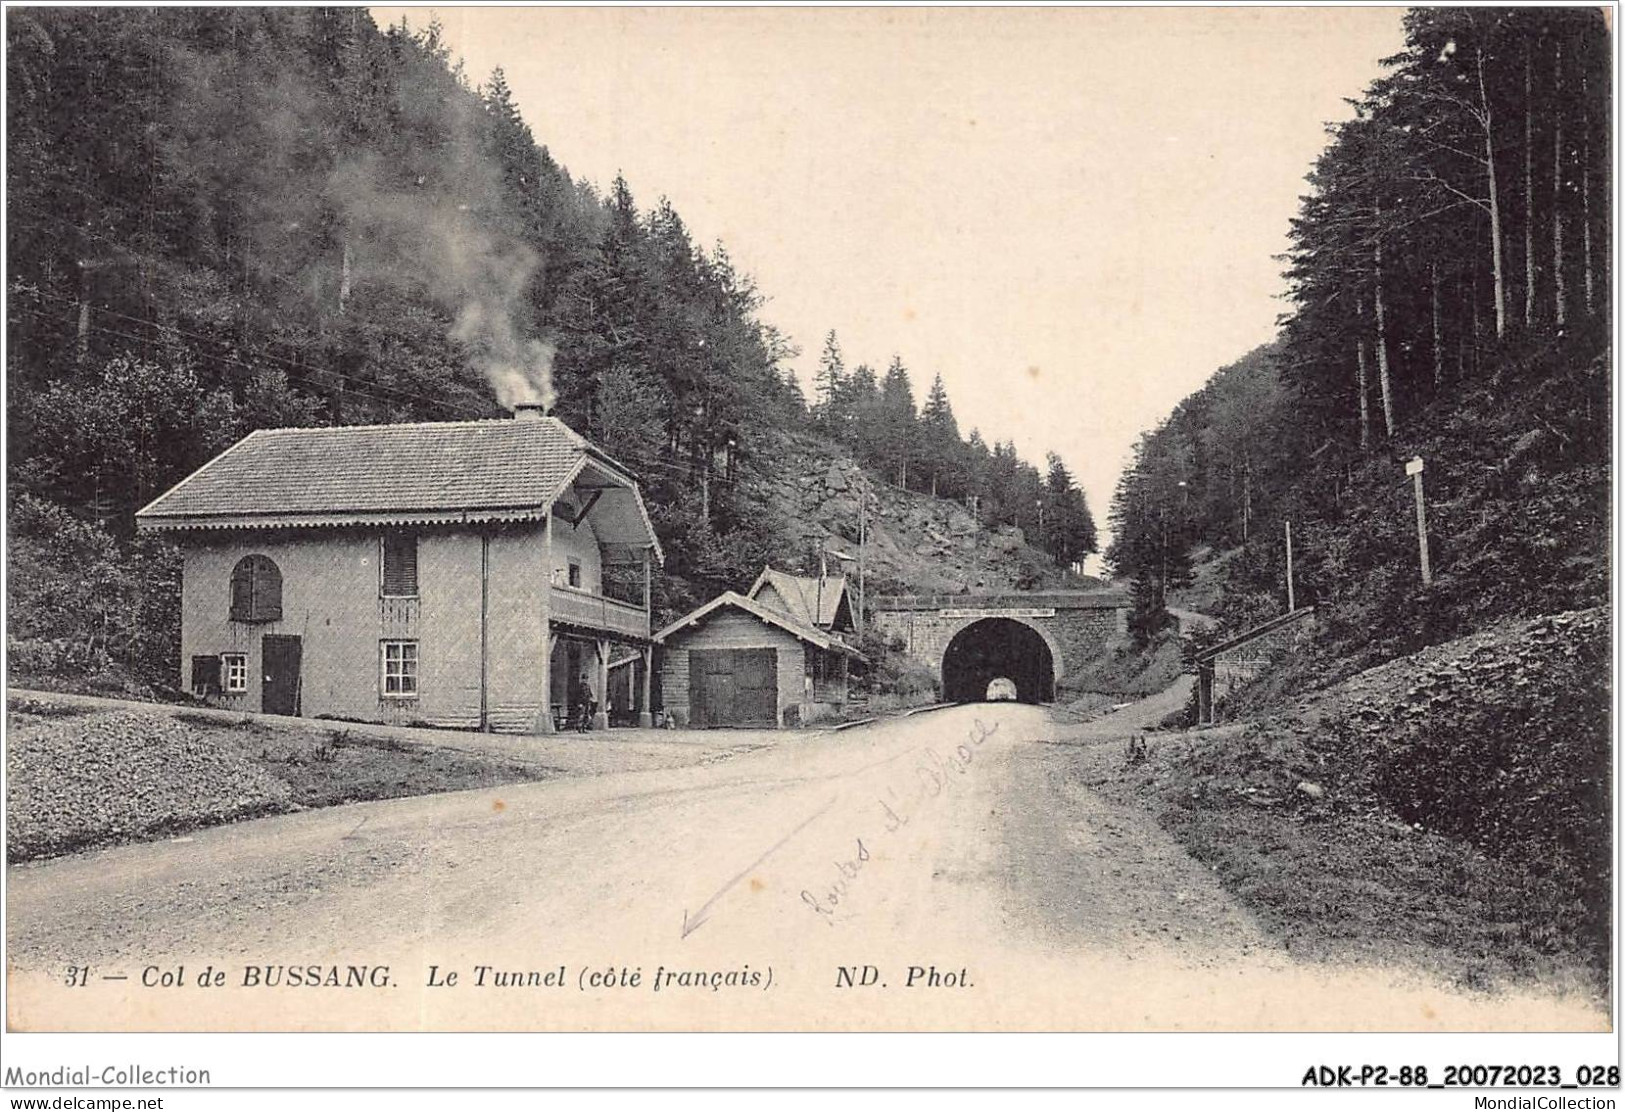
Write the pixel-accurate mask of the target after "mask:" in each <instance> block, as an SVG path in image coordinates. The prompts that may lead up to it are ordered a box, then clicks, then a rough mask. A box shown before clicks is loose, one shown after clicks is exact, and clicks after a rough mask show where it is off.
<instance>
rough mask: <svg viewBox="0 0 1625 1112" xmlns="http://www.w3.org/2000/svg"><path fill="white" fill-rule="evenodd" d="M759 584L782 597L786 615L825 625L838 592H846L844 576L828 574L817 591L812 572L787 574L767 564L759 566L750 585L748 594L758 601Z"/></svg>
mask: <svg viewBox="0 0 1625 1112" xmlns="http://www.w3.org/2000/svg"><path fill="white" fill-rule="evenodd" d="M763 587H772V588H773V590H774V591H775V592H777V593H778V595H779V597H780V598H782V599H784V601H785V605H787V606H788V607H789V608H790V609H789V613H790V615H791V616H792V617H794V618H795V619H796V620H797V621H801V622H805V623H807V624H808V625H816V626H822V627H825V628H827V627H829V626H830V625H833V624H834V622H835V614H836V611H837V610H839V608H840V605H841V596H842V595H843V594H844V593H845V592H846V577H845V576H844V575H832V576H830V577H828V578H827V579H825V580H824V586H823V590H822V591H820V590H819V586H818V577H817V576H816V575H789V574H787V573H785V572H782V571H776V570H775V569H773V568H771V567H767V568H763V569H762V574H761V575H759V576H758V577H757V579H756V583H755V584H754V585H753V586H752V587H751V589H750V597H751V598H753V599H758V601H760V599H759V597H758V596H759V595H760V594H761V591H762V588H763Z"/></svg>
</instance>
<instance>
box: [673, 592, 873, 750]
mask: <svg viewBox="0 0 1625 1112" xmlns="http://www.w3.org/2000/svg"><path fill="white" fill-rule="evenodd" d="M769 572H771V569H769V571H768V572H764V573H763V577H762V578H760V579H758V580H757V583H756V586H755V587H753V588H752V593H753V594H756V593H758V592H762V591H763V587H764V584H765V583H767V582H769V580H768V578H767V577H768V575H769ZM772 575H774V576H779V573H777V572H772ZM780 578H781V579H782V580H783V582H781V583H780V584H779V585H778V587H776V588H774V590H773V591H772V592H771V593H765V592H764V597H756V598H750V597H747V596H745V595H741V594H738V593H736V592H734V591H728V592H725V593H724V594H721V595H718V596H717V597H716V598H714V599H712V600H711V601H710V602H708V603H706V604H705V605H704V606H701V607H700V608H699V609H697V610H694V611H692V612H691V613H689V614H686V615H684V616H683V617H681V618H679V619H677V621H675V622H673V623H671V624H670V625H669V626H667V627H666V628H665V629H663V630H661V631H660V632H659V633H657V634H655V638H654V639H655V642H656V643H657V644H658V645H660V646H661V649H662V664H661V670H660V679H661V690H662V692H663V693H664V697H665V709H666V713H667V714H668V715H669V716H670V717H671V719H672V721H674V722H676V723H677V724H679V725H690V726H765V727H776V726H795V725H800V724H801V723H803V722H808V721H813V720H815V719H817V718H819V717H823V716H825V715H828V714H832V713H834V712H836V711H838V710H839V709H840V708H841V707H844V706H845V705H846V697H847V675H848V666H849V664H850V662H851V661H853V660H857V661H862V660H863V656H862V654H860V653H859V652H858V651H857V650H856V649H854V648H852V647H851V646H850V645H848V644H846V642H845V641H844V640H842V639H841V636H840V634H839V632H837V631H836V630H832V629H820V628H819V627H818V626H817V625H814V624H812V622H810V621H808V620H806V619H807V617H819V616H822V615H820V614H819V613H818V612H817V611H813V612H811V613H810V614H808V615H805V616H804V615H802V614H798V613H792V612H790V607H791V606H794V605H795V602H794V601H790V600H797V601H800V600H801V599H802V596H801V592H800V590H799V587H798V586H797V585H796V583H795V582H794V581H795V580H796V578H797V577H794V576H787V577H780ZM843 587H844V585H843ZM781 588H782V589H783V590H785V591H790V592H792V593H791V595H790V599H789V600H786V601H783V602H781V601H780V600H781V599H784V598H785V596H783V595H781V594H779V589H781ZM826 589H829V590H831V591H832V592H833V588H832V587H830V585H829V583H827V582H826ZM815 591H816V589H815ZM839 596H840V598H841V599H842V600H844V598H845V591H844V589H842V590H840V592H839ZM814 598H815V600H816V598H817V595H816V593H815V596H814ZM815 605H816V601H815ZM840 609H841V607H840V606H839V605H837V604H836V602H835V601H834V595H833V593H832V601H831V603H830V606H829V608H828V611H827V612H828V614H829V616H830V617H831V618H832V619H833V618H834V616H835V615H836V613H837V612H838V611H839V610H840ZM846 613H847V617H846V622H847V623H850V607H849V606H848V607H847V608H846ZM831 624H832V625H833V624H836V623H834V622H833V621H832V622H831ZM848 628H850V626H849V624H848Z"/></svg>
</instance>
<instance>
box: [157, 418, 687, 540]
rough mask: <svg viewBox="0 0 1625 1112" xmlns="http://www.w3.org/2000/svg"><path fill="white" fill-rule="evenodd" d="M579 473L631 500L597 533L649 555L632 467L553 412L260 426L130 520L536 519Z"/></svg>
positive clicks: (194, 524)
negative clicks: (611, 528)
mask: <svg viewBox="0 0 1625 1112" xmlns="http://www.w3.org/2000/svg"><path fill="white" fill-rule="evenodd" d="M589 470H590V471H591V473H592V475H593V476H594V478H595V479H596V480H598V481H599V482H600V483H601V484H602V485H604V486H605V487H606V489H613V490H618V491H624V492H626V496H629V497H630V498H631V499H632V500H633V502H634V508H635V514H634V515H632V516H631V517H629V521H636V522H637V524H636V525H635V526H629V527H628V528H626V529H624V530H622V532H624V533H626V534H627V535H625V536H613V537H605V538H603V539H605V540H607V541H611V542H614V543H637V544H647V545H652V546H654V547H655V550H656V552H657V553H658V552H659V545H658V541H657V540H656V538H655V534H654V529H653V527H652V525H651V524H650V522H649V519H648V513H647V511H646V510H645V508H644V506H643V500H642V496H641V495H640V494H639V493H638V488H637V480H636V477H635V476H634V474H633V473H632V472H631V471H629V470H627V469H626V468H624V467H622V466H621V465H620V464H619V463H617V462H616V461H615V460H614V459H612V458H611V457H610V456H609V455H607V454H606V453H604V452H603V451H602V450H600V449H599V448H597V447H596V446H594V445H593V444H591V443H590V442H589V441H588V440H587V439H586V438H584V437H582V436H581V435H580V434H579V433H577V432H575V431H574V430H573V429H571V428H570V427H568V426H567V425H565V424H564V422H562V421H560V420H558V419H557V418H556V417H537V418H533V419H518V420H488V421H437V422H421V423H413V424H399V425H345V426H336V427H331V428H291V429H260V430H258V431H256V432H252V433H250V434H249V435H248V436H246V437H244V438H243V439H242V440H239V441H238V442H237V443H236V444H234V445H232V446H231V447H230V448H228V449H226V451H224V452H222V453H221V454H220V455H218V456H216V457H215V458H214V459H212V460H210V461H209V462H208V463H206V464H204V465H203V466H202V467H200V468H198V470H196V471H194V472H193V473H192V474H191V475H189V476H187V477H186V478H185V479H183V480H181V482H179V483H178V484H176V485H175V486H174V487H172V488H170V489H169V490H168V491H166V492H165V493H164V494H162V495H160V496H159V497H158V498H156V499H154V500H153V501H152V502H151V503H149V504H148V505H147V506H145V507H144V508H143V509H142V510H141V511H140V512H139V513H137V514H136V520H137V522H138V524H139V525H140V526H141V527H142V528H144V529H208V528H253V527H287V526H312V525H350V524H372V523H431V522H439V521H501V520H524V519H537V518H541V517H543V516H545V515H546V513H547V512H548V510H549V508H550V507H551V506H552V505H553V503H554V502H555V501H556V500H557V499H558V497H559V496H560V495H561V494H562V493H563V492H564V491H565V490H566V489H567V488H568V487H569V486H570V484H571V483H573V482H575V481H576V479H577V477H578V476H582V475H583V473H584V472H587V471H589ZM636 534H642V535H641V536H638V535H636Z"/></svg>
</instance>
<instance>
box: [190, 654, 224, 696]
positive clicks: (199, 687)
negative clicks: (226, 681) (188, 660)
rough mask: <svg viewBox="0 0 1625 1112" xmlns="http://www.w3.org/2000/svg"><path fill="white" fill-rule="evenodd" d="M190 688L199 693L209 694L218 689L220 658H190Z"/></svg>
mask: <svg viewBox="0 0 1625 1112" xmlns="http://www.w3.org/2000/svg"><path fill="white" fill-rule="evenodd" d="M192 690H193V692H195V693H196V694H199V695H210V694H215V693H218V692H219V690H220V658H219V657H218V656H194V657H193V658H192Z"/></svg>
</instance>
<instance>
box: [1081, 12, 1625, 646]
mask: <svg viewBox="0 0 1625 1112" xmlns="http://www.w3.org/2000/svg"><path fill="white" fill-rule="evenodd" d="M1405 27H1406V36H1407V37H1406V48H1405V50H1404V52H1403V53H1401V54H1399V55H1397V56H1396V57H1394V58H1391V59H1387V60H1386V62H1385V70H1386V73H1385V74H1384V75H1383V76H1381V77H1379V78H1378V79H1377V80H1375V81H1373V83H1372V84H1371V86H1370V87H1369V89H1368V90H1367V92H1366V94H1365V95H1364V96H1362V97H1360V98H1358V99H1357V100H1353V101H1350V104H1351V106H1352V107H1353V109H1354V116H1353V118H1352V119H1350V120H1348V121H1347V122H1345V123H1342V124H1339V125H1336V126H1334V127H1331V128H1329V129H1328V132H1329V143H1328V146H1327V148H1326V151H1325V153H1324V154H1322V155H1321V157H1320V159H1319V161H1318V163H1317V164H1316V166H1315V169H1314V171H1313V173H1312V175H1311V176H1310V179H1309V183H1310V187H1311V189H1310V192H1309V193H1308V195H1307V196H1305V197H1304V198H1303V201H1302V207H1301V211H1300V214H1299V216H1298V218H1297V220H1296V221H1294V223H1293V226H1292V244H1293V246H1292V250H1291V252H1290V254H1289V255H1288V256H1287V257H1286V258H1285V259H1284V260H1283V261H1284V262H1285V264H1286V267H1287V272H1286V273H1287V277H1288V279H1289V280H1290V282H1291V296H1292V300H1293V309H1292V311H1291V312H1290V313H1288V314H1287V315H1286V316H1285V317H1284V318H1283V320H1282V332H1281V336H1280V339H1279V340H1278V341H1277V342H1276V343H1275V344H1272V345H1270V346H1269V347H1266V348H1263V349H1260V350H1259V351H1256V352H1253V353H1251V354H1250V355H1248V356H1247V357H1246V358H1245V359H1243V360H1241V361H1240V362H1239V363H1237V364H1235V365H1234V366H1231V367H1227V368H1225V369H1223V370H1221V371H1220V372H1219V373H1218V374H1216V375H1215V376H1214V378H1213V379H1212V380H1211V381H1210V383H1209V384H1208V385H1207V386H1206V387H1205V388H1204V389H1203V390H1201V391H1200V392H1198V393H1197V394H1195V395H1192V396H1191V397H1190V398H1187V399H1186V400H1185V402H1183V403H1182V404H1181V405H1180V406H1179V407H1178V408H1177V409H1176V410H1175V411H1174V413H1173V414H1172V415H1171V416H1170V417H1169V418H1168V420H1167V421H1166V422H1165V423H1164V424H1163V425H1162V426H1161V427H1160V428H1158V429H1157V430H1155V431H1154V432H1152V433H1149V434H1147V435H1146V436H1145V437H1144V438H1143V439H1142V441H1141V442H1140V444H1139V447H1138V451H1137V453H1136V460H1135V464H1134V466H1133V467H1132V468H1131V469H1130V470H1129V471H1128V472H1126V473H1125V474H1124V476H1123V478H1122V480H1121V482H1120V484H1119V487H1118V490H1117V494H1116V497H1115V499H1114V501H1113V505H1112V510H1111V520H1112V523H1113V528H1114V540H1113V544H1112V548H1111V551H1110V553H1109V559H1110V560H1111V562H1112V563H1113V564H1114V565H1115V567H1116V568H1117V569H1118V570H1119V571H1120V572H1122V573H1124V574H1127V575H1130V576H1132V577H1133V579H1134V583H1135V590H1136V595H1137V598H1138V600H1139V606H1138V609H1137V614H1136V628H1137V629H1138V630H1139V631H1140V632H1141V634H1142V636H1147V637H1148V636H1151V635H1152V634H1154V633H1155V632H1156V630H1157V629H1159V628H1160V627H1161V626H1162V625H1164V624H1166V621H1167V618H1166V614H1165V610H1164V604H1165V600H1166V597H1167V595H1168V593H1169V591H1170V590H1174V591H1177V590H1178V588H1179V587H1180V586H1181V584H1182V583H1183V582H1185V580H1186V579H1187V577H1188V575H1189V572H1190V567H1189V560H1190V557H1191V553H1192V551H1193V550H1198V549H1200V547H1201V546H1211V547H1212V549H1214V550H1215V551H1224V550H1230V549H1236V550H1238V553H1237V554H1236V555H1235V556H1233V557H1232V558H1230V559H1229V560H1228V562H1227V564H1226V570H1225V573H1224V575H1225V592H1224V607H1225V609H1226V611H1227V613H1226V615H1225V616H1226V618H1227V619H1229V621H1230V624H1231V626H1232V627H1233V628H1239V627H1242V626H1246V625H1249V624H1252V623H1253V622H1255V621H1257V620H1259V619H1262V618H1264V617H1267V616H1270V615H1272V614H1276V613H1280V612H1281V611H1283V610H1284V609H1285V607H1286V601H1287V591H1286V567H1285V547H1286V546H1285V536H1284V534H1285V526H1286V524H1287V523H1288V522H1290V523H1291V526H1292V532H1293V538H1294V543H1295V558H1296V559H1295V564H1296V566H1295V569H1294V570H1295V572H1296V575H1295V588H1296V600H1297V602H1298V604H1299V605H1303V604H1305V603H1317V604H1319V605H1320V606H1321V608H1322V612H1323V615H1324V616H1325V617H1326V618H1327V619H1328V622H1329V631H1330V634H1331V640H1332V643H1333V645H1334V646H1340V647H1337V648H1335V649H1334V651H1335V652H1336V653H1337V654H1339V655H1342V656H1344V657H1346V658H1347V659H1348V660H1349V661H1360V662H1364V663H1374V662H1376V661H1379V660H1383V659H1389V658H1391V657H1392V656H1395V655H1398V654H1400V653H1403V652H1408V651H1411V650H1413V649H1414V648H1416V647H1418V646H1419V645H1421V644H1429V643H1436V642H1438V641H1442V640H1445V639H1448V638H1450V637H1453V636H1458V635H1460V634H1461V633H1463V632H1466V631H1469V630H1471V629H1474V628H1477V627H1478V625H1479V624H1481V623H1482V622H1483V621H1485V620H1487V619H1489V618H1493V617H1496V616H1501V615H1508V614H1535V613H1550V612H1555V611H1557V610H1565V609H1577V608H1581V607H1584V606H1588V605H1594V604H1595V603H1597V602H1599V601H1601V600H1603V599H1605V598H1606V597H1607V590H1608V561H1607V545H1608V535H1607V534H1608V518H1609V502H1608V499H1609V489H1608V463H1609V436H1610V421H1609V387H1610V367H1609V352H1608V327H1609V325H1608V322H1609V319H1610V306H1609V304H1608V291H1609V282H1610V278H1611V273H1610V269H1609V266H1610V257H1609V253H1608V250H1607V248H1606V245H1607V244H1608V243H1609V242H1610V241H1611V237H1610V229H1611V227H1612V224H1611V214H1610V213H1609V211H1608V198H1609V195H1610V191H1611V183H1610V177H1609V166H1610V152H1609V136H1610V124H1609V105H1610V103H1611V99H1610V98H1611V89H1610V58H1609V37H1608V33H1607V29H1606V27H1605V26H1604V23H1603V20H1602V16H1601V14H1600V13H1598V12H1596V11H1592V10H1583V9H1577V8H1575V9H1561V10H1555V9H1554V10H1539V9H1529V8H1523V9H1486V8H1473V9H1445V8H1428V9H1417V10H1414V11H1412V12H1411V13H1410V14H1409V15H1408V16H1407V17H1406V23H1405ZM1416 455H1420V456H1421V457H1423V459H1424V461H1425V468H1426V470H1425V472H1424V482H1425V489H1426V492H1427V497H1428V518H1429V529H1428V533H1429V538H1430V547H1431V553H1430V555H1431V559H1432V570H1433V572H1434V574H1435V578H1434V582H1433V584H1432V585H1431V586H1430V587H1424V585H1423V584H1422V581H1421V577H1420V569H1419V554H1418V542H1417V532H1416V523H1415V511H1414V507H1413V501H1412V489H1411V485H1410V484H1411V480H1410V479H1408V478H1407V477H1406V473H1405V470H1404V463H1405V461H1407V460H1409V459H1410V458H1411V457H1413V456H1416Z"/></svg>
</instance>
